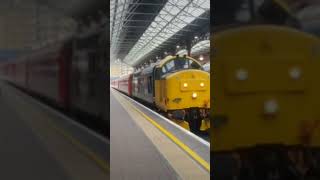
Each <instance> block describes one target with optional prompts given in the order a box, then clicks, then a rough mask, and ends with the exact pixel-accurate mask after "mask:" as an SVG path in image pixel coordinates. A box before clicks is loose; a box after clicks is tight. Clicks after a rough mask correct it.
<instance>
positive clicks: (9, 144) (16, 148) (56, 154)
mask: <svg viewBox="0 0 320 180" xmlns="http://www.w3.org/2000/svg"><path fill="white" fill-rule="evenodd" d="M9 89H10V88H9ZM9 89H8V87H7V85H4V84H3V83H2V82H1V84H0V92H1V93H0V119H1V126H0V147H1V148H0V160H1V161H0V168H1V173H0V179H12V180H16V179H17V180H18V179H32V180H44V179H45V180H85V179H90V180H100V179H101V180H102V179H104V180H105V179H109V178H108V174H107V173H106V172H104V171H103V170H102V169H101V168H99V166H98V165H97V164H96V163H95V162H93V161H92V159H90V158H88V157H87V156H86V155H85V154H83V153H82V152H81V151H80V150H79V149H78V148H77V147H75V146H74V145H73V144H72V143H70V142H69V141H68V140H66V139H65V137H64V136H62V135H61V134H59V133H57V131H55V130H54V128H52V127H50V126H51V125H49V124H48V121H50V122H52V123H53V124H54V122H55V120H54V118H56V117H51V116H50V114H48V113H46V112H42V111H41V110H40V109H39V108H37V107H36V106H34V105H32V104H30V103H28V102H26V101H25V100H24V99H23V98H22V97H20V96H19V95H17V94H15V93H14V92H12V91H9ZM66 133H68V132H66Z"/></svg>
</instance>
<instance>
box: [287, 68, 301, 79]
mask: <svg viewBox="0 0 320 180" xmlns="http://www.w3.org/2000/svg"><path fill="white" fill-rule="evenodd" d="M289 75H290V77H291V78H292V79H299V78H300V77H301V70H300V68H298V67H294V68H291V69H290V70H289Z"/></svg>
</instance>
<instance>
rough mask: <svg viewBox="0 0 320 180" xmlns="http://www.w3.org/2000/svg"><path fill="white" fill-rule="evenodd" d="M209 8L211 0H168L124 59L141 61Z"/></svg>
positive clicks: (131, 62) (131, 61) (126, 60)
mask: <svg viewBox="0 0 320 180" xmlns="http://www.w3.org/2000/svg"><path fill="white" fill-rule="evenodd" d="M209 9H210V0H168V1H167V3H166V4H165V6H164V7H163V8H162V10H161V11H160V12H159V14H158V15H157V17H156V18H155V19H154V22H152V23H151V25H150V26H149V27H148V28H147V29H146V31H145V32H144V33H143V35H142V37H141V38H140V39H139V40H138V42H137V43H136V44H135V45H134V46H133V48H132V49H131V50H130V52H129V53H128V55H127V56H126V57H125V58H124V61H125V62H127V63H128V64H131V65H133V64H135V63H137V62H139V61H141V60H142V58H143V57H145V56H146V55H148V54H149V53H150V52H151V51H152V50H154V49H155V48H157V47H159V46H160V45H161V44H162V43H164V42H165V41H166V40H168V39H169V38H170V37H172V36H173V35H174V34H176V33H177V32H179V31H180V30H181V29H183V28H184V27H186V26H187V25H188V24H190V23H191V22H192V21H194V20H195V19H196V18H198V17H199V16H200V15H202V14H203V13H205V12H206V11H208V10H209ZM159 36H161V37H159ZM146 37H147V38H146Z"/></svg>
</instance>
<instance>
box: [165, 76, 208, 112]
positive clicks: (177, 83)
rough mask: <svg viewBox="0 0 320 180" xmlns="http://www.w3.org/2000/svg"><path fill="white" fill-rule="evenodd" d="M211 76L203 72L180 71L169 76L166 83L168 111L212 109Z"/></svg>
mask: <svg viewBox="0 0 320 180" xmlns="http://www.w3.org/2000/svg"><path fill="white" fill-rule="evenodd" d="M209 78H210V75H209V73H208V72H205V71H201V70H187V71H180V72H176V73H173V74H171V75H169V76H168V77H167V78H166V83H165V88H164V90H165V93H163V95H165V97H164V99H165V98H168V99H169V101H168V102H167V103H166V105H165V106H166V108H167V110H175V109H184V108H193V107H194V108H210V103H209V101H210V79H209Z"/></svg>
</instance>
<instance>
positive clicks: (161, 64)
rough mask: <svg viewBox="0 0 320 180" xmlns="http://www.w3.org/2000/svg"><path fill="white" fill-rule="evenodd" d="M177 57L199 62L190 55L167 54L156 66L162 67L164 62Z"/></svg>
mask: <svg viewBox="0 0 320 180" xmlns="http://www.w3.org/2000/svg"><path fill="white" fill-rule="evenodd" d="M177 57H179V58H181V57H185V58H188V59H190V60H193V61H195V62H197V63H198V64H199V65H200V63H199V62H198V61H197V60H196V59H194V58H192V57H190V56H186V55H184V56H179V55H176V56H167V57H165V58H164V59H163V60H161V61H160V62H159V63H158V64H157V66H159V67H162V66H163V65H164V64H166V63H167V62H168V61H171V60H172V59H175V58H177Z"/></svg>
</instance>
